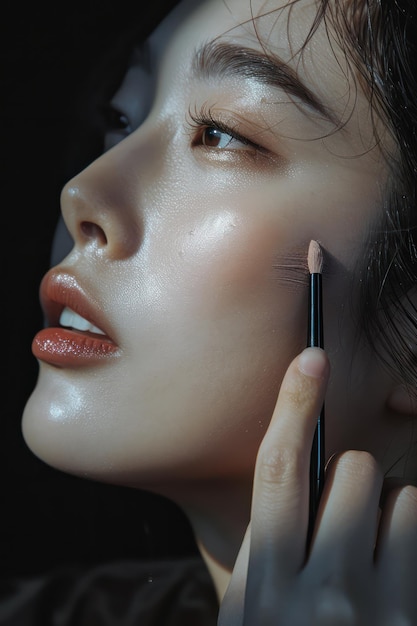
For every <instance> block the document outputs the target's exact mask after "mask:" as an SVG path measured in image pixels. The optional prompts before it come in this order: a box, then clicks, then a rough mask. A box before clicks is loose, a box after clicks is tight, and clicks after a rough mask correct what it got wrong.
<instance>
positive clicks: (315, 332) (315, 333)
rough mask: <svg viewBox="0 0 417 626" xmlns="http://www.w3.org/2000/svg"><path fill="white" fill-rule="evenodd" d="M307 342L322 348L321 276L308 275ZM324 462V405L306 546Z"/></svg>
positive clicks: (312, 464) (316, 438)
mask: <svg viewBox="0 0 417 626" xmlns="http://www.w3.org/2000/svg"><path fill="white" fill-rule="evenodd" d="M308 311H309V318H308V340H307V345H308V346H309V347H317V348H323V304H322V277H321V274H315V273H314V274H310V296H309V307H308ZM325 462H326V455H325V441H324V404H323V407H322V409H321V412H320V415H319V416H318V419H317V426H316V430H315V433H314V438H313V445H312V448H311V457H310V511H309V527H308V535H307V545H308V546H309V545H310V542H311V536H312V534H313V530H314V524H315V521H316V517H317V510H318V507H319V502H320V497H321V494H322V491H323V483H324V465H325Z"/></svg>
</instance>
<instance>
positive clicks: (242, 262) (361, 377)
mask: <svg viewBox="0 0 417 626" xmlns="http://www.w3.org/2000/svg"><path fill="white" fill-rule="evenodd" d="M284 4H285V3H284ZM269 6H270V7H275V6H276V3H275V2H269V3H266V4H265V3H264V2H260V1H259V2H253V3H252V7H253V9H254V12H255V15H256V14H257V12H258V11H260V10H261V8H262V10H265V12H266V9H267V8H268V7H269ZM178 15H179V16H181V18H183V19H179V18H176V16H178ZM288 15H289V14H288V7H287V8H284V9H283V10H282V11H277V14H276V18H277V19H276V21H275V23H274V27H273V28H272V30H271V20H270V16H269V15H266V17H259V18H258V19H257V20H256V26H257V29H258V32H259V34H260V35H261V36H262V37H263V38H264V39H265V40H266V41H268V42H269V43H270V45H271V46H273V51H274V52H277V53H279V54H280V56H281V57H283V59H284V61H285V62H288V63H289V65H290V66H291V67H294V68H295V67H297V68H298V71H299V72H300V74H301V75H302V78H303V80H304V81H305V82H306V83H307V84H308V85H309V88H310V89H311V90H312V91H313V92H315V93H317V94H318V95H319V97H320V98H322V99H324V101H325V102H326V103H328V105H329V107H331V108H333V109H334V110H335V114H336V115H339V116H340V117H341V118H342V119H343V122H344V123H343V127H342V128H341V129H340V130H338V129H335V128H334V125H332V124H331V122H330V121H329V119H324V118H323V117H322V116H320V115H318V113H317V112H316V111H311V110H309V109H308V107H306V106H305V105H303V104H301V103H299V102H296V101H294V100H295V99H294V98H291V97H289V96H288V94H286V93H284V92H283V91H282V90H281V89H277V88H275V87H270V86H268V85H265V84H262V85H261V84H259V83H258V82H257V81H256V80H254V79H251V78H244V77H242V76H240V77H227V78H224V77H218V78H217V79H215V78H213V77H210V78H205V77H204V76H200V77H195V76H194V75H193V72H192V69H191V68H192V63H193V60H194V52H195V49H196V48H198V47H199V46H201V45H202V44H204V43H206V41H207V40H214V39H216V38H217V37H220V38H221V40H222V41H224V42H227V43H234V44H237V45H239V46H240V45H245V46H247V47H249V48H253V49H255V50H257V51H261V49H262V48H261V45H260V43H259V40H258V38H257V36H256V33H255V30H254V26H253V23H252V22H251V12H250V4H249V2H246V1H244V0H231V1H230V2H228V3H227V5H225V3H223V1H222V0H206V1H199V2H186V3H183V4H182V5H181V6H180V7H179V9H177V10H176V11H174V14H173V15H171V16H169V17H168V19H167V21H166V22H165V23H164V24H163V25H161V26H160V27H159V29H160V32H159V34H161V33H162V35H163V36H160V37H157V42H158V43H157V44H155V45H156V51H155V61H154V63H155V66H154V71H155V76H156V85H155V97H154V99H153V100H152V102H151V103H150V104H149V111H148V113H147V116H146V119H144V120H143V121H142V120H141V122H142V123H140V125H139V126H138V128H137V129H136V130H135V131H134V132H132V133H131V134H130V135H129V136H128V137H127V138H125V139H123V141H121V142H120V143H116V145H114V146H113V147H111V148H110V149H109V150H108V151H107V152H106V153H105V154H104V155H102V156H101V157H100V158H99V159H97V160H96V161H95V162H94V163H92V164H91V165H90V166H89V167H88V168H86V169H85V170H84V171H83V172H81V173H80V174H79V175H78V176H76V177H75V178H74V179H72V180H71V181H69V183H68V184H67V185H66V187H65V188H64V190H63V193H62V212H63V216H64V219H65V222H66V225H67V227H68V229H69V231H70V233H71V235H72V237H73V239H74V242H75V243H74V247H73V249H72V250H71V252H70V253H69V254H68V255H67V256H66V258H65V259H64V260H63V261H62V262H61V263H60V264H59V265H58V266H57V267H55V268H53V269H52V270H51V276H53V277H59V276H66V277H69V280H71V281H73V282H74V285H75V286H76V289H79V290H82V291H83V293H85V294H86V297H87V299H88V301H89V302H90V306H91V307H92V309H93V310H96V311H97V312H100V313H99V315H100V316H101V317H102V318H103V320H105V323H106V325H107V326H108V327H109V328H110V329H111V332H110V331H109V332H110V335H111V338H112V340H113V341H114V342H115V344H116V345H117V346H118V353H117V355H114V354H112V355H111V358H109V359H108V360H107V361H104V362H101V363H100V364H99V366H98V365H97V364H95V363H93V364H92V365H91V366H89V365H88V364H87V365H86V364H85V363H84V362H83V363H81V362H80V365H79V367H77V365H76V362H72V363H71V367H59V368H58V367H56V366H55V365H54V363H51V362H48V359H45V360H43V359H41V362H40V374H39V380H38V382H37V385H36V388H35V390H34V392H33V394H32V395H31V397H30V399H29V401H28V403H27V406H26V409H25V414H24V419H23V432H24V436H25V439H26V441H27V443H28V445H29V447H30V448H31V449H32V450H33V451H34V453H35V454H37V455H39V456H40V457H41V458H42V459H43V460H45V461H46V462H47V463H49V464H51V465H53V466H55V467H58V468H60V469H62V470H64V471H68V472H71V473H75V474H80V475H84V476H88V477H92V478H95V479H99V480H105V481H110V482H116V483H121V484H128V485H135V486H139V487H146V488H151V489H154V490H155V491H158V492H160V493H163V494H165V495H168V496H169V497H172V498H174V499H175V500H177V501H178V502H180V504H181V505H183V506H184V507H185V508H187V507H188V506H191V505H192V507H194V508H195V509H199V510H200V511H201V510H204V509H205V507H207V508H210V507H212V506H213V499H212V495H209V494H212V492H210V489H209V485H214V484H218V481H222V482H221V484H222V486H223V487H224V489H223V491H222V495H221V496H220V495H219V499H220V498H223V503H224V502H227V501H228V498H229V501H231V500H230V494H233V498H234V499H235V500H236V499H240V500H241V503H242V504H241V506H242V508H243V509H244V510H245V512H246V513H247V512H248V510H247V509H248V503H249V499H250V491H251V485H252V480H253V469H254V464H255V458H256V454H257V451H258V448H259V445H260V442H261V440H262V438H263V436H264V434H265V431H266V428H267V426H268V423H269V420H270V417H271V414H272V411H273V408H274V405H275V402H276V397H277V393H278V390H279V386H280V383H281V380H282V378H283V375H284V372H285V370H286V368H287V366H288V364H289V362H290V361H291V360H292V359H293V357H294V356H295V355H296V354H297V353H298V352H299V351H300V350H301V349H302V348H303V346H304V345H305V341H306V323H307V289H306V287H305V284H303V282H302V281H300V284H299V285H298V286H296V287H294V285H293V284H286V280H285V272H286V270H285V267H284V268H282V267H281V266H282V265H283V264H284V266H285V261H284V262H283V261H282V260H283V259H284V260H285V259H286V258H288V259H292V258H294V255H296V256H297V258H301V259H304V262H303V263H304V266H305V268H306V261H305V260H306V257H307V250H308V245H309V242H310V241H311V239H317V240H318V241H319V242H320V244H321V246H322V247H323V249H324V251H325V256H326V258H327V259H333V261H332V263H331V264H330V269H329V266H328V273H327V275H326V270H325V272H324V293H325V304H324V306H325V334H326V336H325V343H326V349H327V350H328V353H329V356H330V360H331V365H332V378H331V381H330V385H329V388H328V391H327V396H326V411H327V424H328V431H327V436H328V439H327V441H328V455H329V456H330V455H331V454H333V453H334V452H337V451H339V450H342V449H346V448H358V449H366V450H369V451H370V452H372V453H373V454H374V455H375V456H376V458H377V459H378V460H379V461H380V462H381V464H382V465H383V467H384V468H385V469H387V468H388V467H390V466H391V465H392V464H393V462H394V460H395V459H396V458H398V452H399V450H401V451H402V450H403V444H404V442H405V441H406V440H408V439H407V438H408V435H409V425H407V424H405V425H404V427H403V430H401V427H399V426H398V423H394V421H393V420H391V419H390V410H389V408H387V406H386V405H387V397H388V395H389V393H390V391H391V390H392V388H393V385H394V383H393V381H391V379H390V378H389V376H388V374H386V373H384V372H383V371H382V370H381V369H380V367H379V366H378V363H377V362H376V361H375V359H374V358H373V355H372V354H370V353H368V352H367V351H366V350H365V349H363V350H362V351H360V352H359V353H356V344H355V337H356V323H355V321H354V320H353V319H352V316H351V311H350V305H351V304H352V291H351V281H352V278H353V277H354V270H355V267H356V262H357V260H358V259H359V258H360V256H361V251H362V249H363V245H364V241H365V239H366V236H367V234H368V232H369V228H370V227H371V225H372V224H373V223H374V222H375V220H376V219H377V217H378V215H379V211H380V206H381V201H382V192H383V189H384V185H385V183H386V179H387V171H386V168H385V166H384V165H383V163H382V158H381V155H380V153H379V150H378V148H377V147H372V134H371V132H370V126H369V116H368V113H369V112H368V103H367V100H366V98H365V96H364V94H362V93H361V92H360V91H359V92H358V93H357V94H356V95H357V99H356V100H355V101H354V102H353V100H354V99H351V93H350V92H349V85H348V84H347V82H346V76H345V75H344V73H343V72H342V71H341V69H340V67H339V62H340V61H341V60H343V53H341V52H340V51H338V50H337V48H336V49H335V53H336V55H339V56H338V58H335V57H334V53H333V52H330V51H329V50H328V41H327V38H326V34H325V33H324V32H323V29H322V28H319V30H318V31H317V33H316V34H315V35H314V37H313V41H312V44H311V46H310V47H309V48H308V50H307V51H306V53H305V54H304V57H303V58H304V63H303V64H302V65H297V57H296V58H295V59H293V60H290V57H291V52H290V45H291V47H292V48H297V47H298V46H300V45H301V44H302V42H303V41H304V39H305V36H306V34H307V33H308V31H309V29H310V26H311V23H312V19H313V17H314V15H315V5H314V3H311V2H308V1H305V0H302V1H301V2H300V3H299V4H297V5H295V6H294V7H293V9H292V13H291V19H290V21H289V31H288V32H289V36H290V41H288V37H287V25H288ZM161 41H162V42H163V43H161ZM137 89H138V97H139V95H140V84H139V85H138V87H137ZM117 97H119V98H121V100H122V102H123V96H122V95H120V93H119V95H118V96H116V99H117ZM129 97H131V96H130V95H129ZM129 102H130V101H129ZM129 106H132V105H131V104H129ZM207 110H209V111H210V115H211V116H212V117H213V119H218V118H219V119H220V120H221V122H222V124H223V126H224V125H225V124H226V123H227V124H228V126H229V127H231V128H232V129H233V130H234V131H237V130H238V133H239V137H240V136H245V137H247V138H248V143H244V142H243V141H241V139H240V138H239V139H236V138H234V137H230V138H229V139H227V138H226V137H225V136H224V134H225V133H224V131H222V132H223V134H222V135H221V136H220V139H221V143H220V144H219V146H216V145H215V143H216V142H215V141H214V145H213V144H212V143H211V144H207V143H204V141H203V139H204V138H205V139H207V137H206V135H204V133H205V132H206V131H207V128H205V127H204V125H203V124H200V126H199V125H198V124H197V123H196V121H195V120H190V112H191V113H192V114H193V115H194V112H196V111H199V112H200V113H201V112H203V113H204V112H205V113H207ZM344 112H345V113H344ZM345 114H346V117H344V115H345ZM226 134H227V133H226ZM216 137H217V135H214V139H216ZM210 140H211V141H212V140H213V134H211V135H210ZM277 259H279V265H280V267H279V269H278V268H277V263H276V261H277ZM301 266H302V264H301ZM302 271H303V270H302V267H301V270H300V273H301V274H302ZM307 271H308V270H307V268H306V269H305V274H306V276H307ZM353 304H354V301H353ZM90 321H91V322H93V323H94V324H96V325H97V326H99V327H100V323H97V322H96V321H95V319H92V320H90ZM102 330H103V329H102ZM106 332H107V331H106ZM36 356H38V357H40V355H39V354H37V355H36ZM167 477H168V479H167ZM202 485H206V486H207V491H204V489H202V488H201V486H202ZM228 489H230V491H228ZM238 508H239V507H238ZM239 512H240V509H239ZM243 517H244V516H243Z"/></svg>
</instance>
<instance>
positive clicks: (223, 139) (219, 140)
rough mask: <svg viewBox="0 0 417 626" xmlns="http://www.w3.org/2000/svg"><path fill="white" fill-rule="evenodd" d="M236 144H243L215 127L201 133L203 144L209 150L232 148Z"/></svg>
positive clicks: (209, 127) (208, 127) (204, 129)
mask: <svg viewBox="0 0 417 626" xmlns="http://www.w3.org/2000/svg"><path fill="white" fill-rule="evenodd" d="M236 142H237V143H243V142H239V140H237V139H235V137H234V136H233V135H232V134H231V133H227V132H225V131H223V130H220V129H219V128H216V127H214V126H207V127H206V128H203V129H202V131H201V143H202V144H203V146H207V147H208V148H231V147H232V146H233V145H234V143H236Z"/></svg>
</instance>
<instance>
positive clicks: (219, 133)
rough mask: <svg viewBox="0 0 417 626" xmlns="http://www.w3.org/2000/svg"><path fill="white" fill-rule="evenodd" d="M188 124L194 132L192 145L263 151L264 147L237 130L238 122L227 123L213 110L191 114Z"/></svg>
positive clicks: (194, 146) (219, 148)
mask: <svg viewBox="0 0 417 626" xmlns="http://www.w3.org/2000/svg"><path fill="white" fill-rule="evenodd" d="M189 115H190V119H189V121H188V124H189V126H190V129H191V134H192V146H193V148H197V147H199V146H203V147H205V148H208V149H216V150H244V151H251V152H254V151H259V152H263V148H262V147H261V146H259V145H258V144H256V143H255V142H253V141H251V140H250V139H248V138H247V137H245V136H243V135H242V134H241V133H240V132H239V131H238V130H237V123H236V122H232V123H226V122H224V121H223V120H221V119H220V118H219V117H218V116H215V115H214V114H213V112H211V111H207V110H202V111H199V112H196V113H195V114H191V113H190V114H189Z"/></svg>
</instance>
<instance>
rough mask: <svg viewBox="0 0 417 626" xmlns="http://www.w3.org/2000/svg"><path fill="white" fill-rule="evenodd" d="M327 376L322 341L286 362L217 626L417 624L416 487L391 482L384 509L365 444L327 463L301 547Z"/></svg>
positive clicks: (378, 473) (378, 478) (379, 475)
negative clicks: (316, 505)
mask: <svg viewBox="0 0 417 626" xmlns="http://www.w3.org/2000/svg"><path fill="white" fill-rule="evenodd" d="M328 375H329V364H328V361H327V358H326V355H325V353H324V352H323V351H322V350H320V349H319V348H308V349H306V350H305V351H304V352H303V353H302V354H301V355H299V356H298V357H297V358H296V359H295V360H294V361H293V362H292V364H291V365H290V367H289V369H288V371H287V374H286V376H285V378H284V381H283V383H282V386H281V390H280V393H279V398H278V401H277V405H276V408H275V410H274V414H273V417H272V420H271V424H270V426H269V428H268V432H267V435H266V436H265V438H264V440H263V442H262V444H261V447H260V450H259V454H258V458H257V463H256V470H255V478H254V491H253V501H252V514H251V522H250V524H249V527H248V530H247V533H246V536H245V539H244V541H243V544H242V547H241V550H240V553H239V555H238V558H237V561H236V564H235V568H234V571H233V574H232V578H231V582H230V585H229V588H228V590H227V593H226V595H225V598H224V600H223V602H222V604H221V607H220V615H219V621H218V624H219V626H416V625H417V489H416V488H415V487H411V486H407V487H402V488H398V489H397V490H395V491H392V492H391V493H390V494H389V495H388V497H387V499H386V500H385V502H384V507H383V510H382V512H381V511H380V509H379V503H380V496H381V490H382V484H383V476H382V472H381V470H380V468H379V467H378V465H377V463H376V462H375V460H374V459H373V457H372V456H371V455H370V454H369V453H367V452H359V451H350V452H345V453H343V454H341V455H339V456H337V457H335V458H333V459H332V461H331V462H330V464H329V467H328V468H327V471H326V483H325V488H324V492H323V495H322V499H321V503H320V508H319V512H318V517H317V520H316V525H315V530H314V535H313V540H312V544H311V546H310V550H309V552H308V554H307V553H306V536H307V527H308V496H309V456H310V448H311V442H312V439H313V433H314V428H315V423H316V419H317V415H318V413H319V410H320V407H321V404H322V402H323V398H324V393H325V387H326V384H327V380H328Z"/></svg>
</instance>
